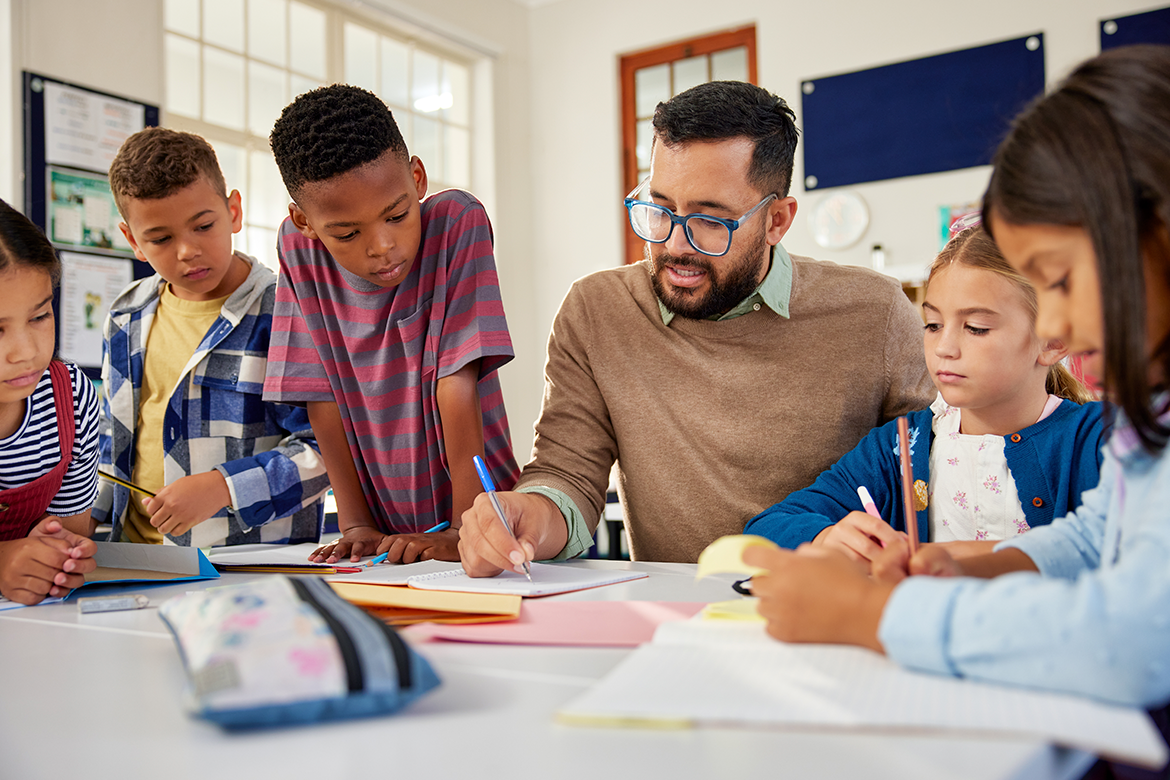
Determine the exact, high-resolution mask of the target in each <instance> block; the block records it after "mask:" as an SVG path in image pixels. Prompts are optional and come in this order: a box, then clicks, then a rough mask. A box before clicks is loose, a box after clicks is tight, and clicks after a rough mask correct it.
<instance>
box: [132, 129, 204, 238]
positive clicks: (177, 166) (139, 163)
mask: <svg viewBox="0 0 1170 780" xmlns="http://www.w3.org/2000/svg"><path fill="white" fill-rule="evenodd" d="M201 177H202V178H205V179H207V182H208V183H209V184H210V185H211V187H212V189H214V190H215V191H216V192H218V193H219V194H220V197H222V198H223V199H224V200H227V185H226V184H225V182H224V179H223V172H222V171H221V170H220V169H219V159H218V158H217V157H216V156H215V150H214V149H212V148H211V144H209V143H207V141H206V140H205V139H203V138H202V137H200V136H197V135H195V134H194V133H184V132H182V131H180V130H171V129H170V128H167V127H148V128H146V129H145V130H139V131H138V132H137V133H135V134H134V135H132V136H130V137H129V138H127V139H126V140H125V142H124V143H123V144H122V148H121V149H119V150H118V154H117V155H116V156H115V157H114V161H113V163H111V164H110V190H111V191H112V192H113V193H114V202H115V203H117V204H118V211H119V212H121V214H122V218H123V219H125V218H126V205H127V203H126V199H127V198H136V199H138V200H156V199H158V198H165V197H167V196H169V195H173V194H174V193H176V192H178V191H179V190H181V189H183V188H184V187H187V186H189V185H191V184H194V183H195V182H196V181H198V180H199V179H200V178H201Z"/></svg>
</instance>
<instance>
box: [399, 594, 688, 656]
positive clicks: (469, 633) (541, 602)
mask: <svg viewBox="0 0 1170 780" xmlns="http://www.w3.org/2000/svg"><path fill="white" fill-rule="evenodd" d="M705 606H706V604H703V603H690V602H677V601H555V600H553V601H550V600H545V599H535V600H534V599H525V600H524V603H523V604H521V606H520V618H519V619H518V620H510V621H507V622H504V623H477V624H471V625H437V624H435V623H423V624H419V625H415V626H410V627H409V628H406V629H402V633H404V634H405V635H406V636H407V637H408V638H409V639H411V641H414V642H425V641H428V640H446V641H449V642H482V643H487V644H505V645H571V646H576V647H637V646H638V645H640V644H643V643H644V642H649V641H650V638H651V637H653V636H654V629H656V628H658V625H659V624H660V623H665V622H667V621H671V620H687V619H688V618H690V617H691V616H693V615H695V614H696V613H698V611H699V610H701V609H702V608H703V607H705Z"/></svg>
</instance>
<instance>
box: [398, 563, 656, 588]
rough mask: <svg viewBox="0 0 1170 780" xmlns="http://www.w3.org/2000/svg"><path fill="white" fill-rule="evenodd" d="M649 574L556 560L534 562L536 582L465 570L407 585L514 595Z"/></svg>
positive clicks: (512, 575) (410, 581)
mask: <svg viewBox="0 0 1170 780" xmlns="http://www.w3.org/2000/svg"><path fill="white" fill-rule="evenodd" d="M647 576H649V575H648V574H646V573H645V572H640V571H615V570H612V569H585V568H581V567H578V566H568V565H565V564H555V563H534V564H532V582H529V581H528V578H527V577H525V576H524V575H523V574H516V573H515V572H511V571H505V572H501V573H500V574H497V575H496V576H495V577H468V576H467V575H466V574H465V573H464V572H463V569H452V570H450V571H439V572H432V573H430V574H420V575H418V576H415V577H411V578H409V579H408V580H407V581H406V584H407V585H409V586H410V587H412V588H419V589H421V590H456V591H462V592H464V593H508V594H511V595H514V596H552V595H554V594H556V593H570V592H572V591H575V590H585V589H587V588H596V587H599V586H601V585H613V584H614V583H617V582H626V581H627V580H636V579H641V578H643V577H647Z"/></svg>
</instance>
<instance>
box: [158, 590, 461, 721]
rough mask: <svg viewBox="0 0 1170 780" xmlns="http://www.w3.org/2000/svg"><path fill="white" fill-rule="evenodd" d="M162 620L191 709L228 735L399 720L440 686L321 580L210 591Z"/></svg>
mask: <svg viewBox="0 0 1170 780" xmlns="http://www.w3.org/2000/svg"><path fill="white" fill-rule="evenodd" d="M159 614H160V615H161V617H162V619H163V621H164V622H165V623H166V625H167V628H169V629H170V631H171V634H172V635H173V636H174V638H175V642H176V644H177V645H178V647H179V653H180V655H181V656H182V659H183V665H184V667H185V669H186V672H187V678H188V686H187V691H186V697H187V706H188V708H189V709H190V710H191V712H192V714H194V715H196V716H198V717H201V718H205V719H207V720H209V721H212V722H214V723H217V724H219V725H220V726H223V727H225V728H229V729H239V728H257V727H266V726H279V725H287V724H303V723H315V722H319V721H327V720H337V719H343V718H355V717H363V716H368V715H379V714H384V713H389V712H394V711H396V710H399V709H401V708H403V707H404V706H406V705H407V704H409V703H410V702H412V701H414V700H415V699H417V698H418V697H420V696H422V695H423V694H424V693H426V692H427V691H429V690H431V689H432V688H434V687H435V686H437V685H438V684H439V678H438V676H437V675H436V674H435V672H434V670H433V669H432V668H431V666H430V664H428V663H427V661H426V659H425V658H423V657H422V656H420V655H419V654H418V653H416V652H415V651H414V650H412V649H411V648H410V647H409V646H408V645H407V644H406V642H405V641H403V639H402V637H400V636H399V635H398V634H397V633H396V632H395V631H394V629H393V628H391V627H390V626H387V625H385V624H384V623H382V622H381V621H379V620H377V619H375V618H373V617H371V616H370V615H367V614H366V613H365V612H363V611H362V610H361V609H359V608H358V607H355V606H353V605H352V604H350V603H349V602H347V601H345V600H344V599H342V598H341V597H340V596H338V595H337V594H336V593H334V592H333V590H332V589H331V588H330V587H329V585H328V584H326V583H325V582H324V581H323V580H320V579H316V578H298V579H292V578H289V577H285V576H280V575H274V576H268V577H263V578H259V579H256V580H254V581H251V582H246V583H242V584H239V585H229V586H225V587H217V588H211V589H208V590H206V591H201V592H196V593H188V594H186V595H183V596H178V597H176V598H173V599H170V600H169V601H167V602H165V603H164V604H163V605H162V607H160V609H159Z"/></svg>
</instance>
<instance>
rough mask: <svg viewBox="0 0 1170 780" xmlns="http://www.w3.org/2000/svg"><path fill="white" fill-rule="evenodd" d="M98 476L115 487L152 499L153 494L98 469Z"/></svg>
mask: <svg viewBox="0 0 1170 780" xmlns="http://www.w3.org/2000/svg"><path fill="white" fill-rule="evenodd" d="M98 476H99V477H102V478H103V479H108V480H109V481H110V482H113V483H114V484H115V485H121V486H122V487H124V488H129V489H130V490H133V491H135V492H136V493H141V494H142V495H144V496H150V497H151V498H154V493H151V492H150V491H149V490H147V489H146V488H140V487H138V486H137V485H135V484H134V483H133V482H127V481H126V480H124V479H118V478H117V477H115V476H113V475H112V474H107V473H106V472H104V471H102V470H101V469H98Z"/></svg>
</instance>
